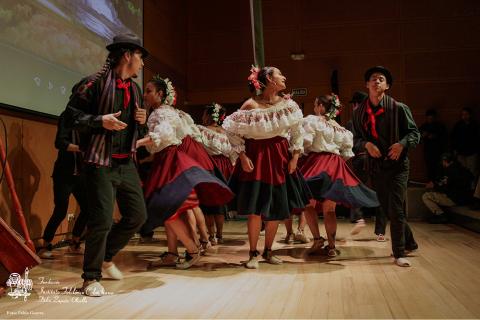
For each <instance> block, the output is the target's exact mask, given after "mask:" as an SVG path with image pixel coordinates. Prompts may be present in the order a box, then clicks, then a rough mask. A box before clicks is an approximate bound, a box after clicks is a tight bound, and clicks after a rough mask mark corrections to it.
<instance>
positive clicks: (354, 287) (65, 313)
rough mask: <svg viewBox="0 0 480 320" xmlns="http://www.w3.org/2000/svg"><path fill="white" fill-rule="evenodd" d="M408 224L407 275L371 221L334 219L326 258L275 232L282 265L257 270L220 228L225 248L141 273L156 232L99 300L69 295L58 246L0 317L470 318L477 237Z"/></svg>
mask: <svg viewBox="0 0 480 320" xmlns="http://www.w3.org/2000/svg"><path fill="white" fill-rule="evenodd" d="M411 226H412V228H413V232H414V234H415V237H416V239H417V242H418V244H419V246H420V249H419V250H418V251H417V252H416V253H415V254H414V255H413V257H411V258H410V261H411V262H412V263H413V267H411V268H401V267H397V266H395V265H394V264H393V262H392V261H393V260H392V258H391V257H390V252H391V250H390V245H391V243H390V241H388V242H384V243H381V242H377V241H375V236H374V234H373V223H372V222H369V223H368V226H367V228H365V230H364V231H363V232H362V233H361V234H359V235H357V236H355V237H353V238H352V237H351V236H349V231H350V228H351V227H352V224H350V223H348V222H345V221H343V222H342V221H339V230H338V232H337V234H338V237H339V238H340V240H339V242H338V248H339V249H340V252H341V254H340V255H339V256H338V257H336V258H334V259H326V258H325V257H322V256H312V257H305V254H304V253H305V248H306V247H309V246H310V245H311V243H310V244H307V245H302V244H293V245H286V244H284V243H282V239H283V238H284V235H285V227H284V226H283V225H280V227H279V232H278V235H277V239H276V240H277V241H276V242H275V244H274V251H275V254H277V255H279V256H280V257H281V258H282V259H284V264H283V265H280V266H274V265H269V264H266V263H260V269H259V270H247V269H245V268H244V267H243V265H242V264H241V263H242V261H244V260H246V258H247V256H248V243H247V235H246V223H245V222H244V221H228V222H227V223H226V227H225V233H224V239H225V244H224V245H221V246H217V247H214V248H216V249H214V252H212V253H209V254H208V256H206V257H204V258H203V259H202V260H201V262H200V263H199V265H198V266H194V267H192V268H191V269H189V270H186V271H181V270H175V269H174V268H161V269H160V268H158V269H152V270H147V264H148V261H147V260H148V259H151V258H152V257H154V256H155V255H158V254H159V253H160V252H162V251H163V250H165V245H166V242H165V241H164V236H163V234H160V235H159V237H161V239H163V241H161V242H160V243H158V244H148V245H144V244H138V241H135V240H132V241H131V242H130V244H129V246H128V247H127V248H125V249H124V250H123V251H122V252H121V253H120V254H119V255H118V256H117V257H116V258H115V260H114V261H115V262H116V263H117V265H118V267H119V268H120V269H121V270H122V271H124V274H125V276H126V277H125V279H124V280H121V281H112V280H103V281H102V284H103V285H104V287H105V288H106V290H107V291H108V292H110V293H111V295H108V296H104V297H101V298H87V297H84V296H82V295H80V294H78V292H74V291H73V288H75V287H81V284H82V280H81V279H80V274H81V267H82V263H81V261H82V258H81V257H80V256H68V255H63V252H64V249H58V250H55V251H54V252H55V253H56V254H57V259H55V260H44V262H43V264H42V265H40V266H38V267H36V268H34V269H33V270H31V271H30V273H29V275H28V277H29V278H30V279H32V281H33V289H32V291H31V295H30V296H28V297H27V301H24V299H23V297H19V298H18V299H13V298H12V297H11V296H4V297H2V298H0V318H2V319H9V318H11V319H14V318H15V319H16V318H24V319H30V318H40V319H45V318H47V319H48V318H67V319H76V318H82V319H83V318H101V319H115V318H130V319H143V318H195V319H198V318H479V317H480V303H479V301H480V277H479V276H480V250H479V249H480V235H479V234H476V233H473V232H470V231H467V230H465V229H462V228H459V227H455V226H452V225H428V224H424V223H411ZM308 234H309V235H310V233H309V232H308ZM322 234H324V231H323V230H322ZM260 241H263V237H261V240H260ZM262 245H263V243H260V244H259V248H262ZM182 251H183V249H182ZM65 287H66V288H68V289H67V291H65V289H64V288H65Z"/></svg>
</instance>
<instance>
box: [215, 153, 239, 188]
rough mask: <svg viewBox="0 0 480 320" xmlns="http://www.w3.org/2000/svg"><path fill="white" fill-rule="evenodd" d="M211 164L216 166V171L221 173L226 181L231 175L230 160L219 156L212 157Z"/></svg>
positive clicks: (231, 166) (231, 165)
mask: <svg viewBox="0 0 480 320" xmlns="http://www.w3.org/2000/svg"><path fill="white" fill-rule="evenodd" d="M212 159H213V162H214V163H215V166H217V168H218V170H220V172H221V173H222V175H223V177H224V178H225V180H226V181H228V179H230V177H231V176H232V173H233V168H234V167H233V164H232V162H231V161H230V158H228V157H226V156H224V155H222V154H220V155H217V156H212Z"/></svg>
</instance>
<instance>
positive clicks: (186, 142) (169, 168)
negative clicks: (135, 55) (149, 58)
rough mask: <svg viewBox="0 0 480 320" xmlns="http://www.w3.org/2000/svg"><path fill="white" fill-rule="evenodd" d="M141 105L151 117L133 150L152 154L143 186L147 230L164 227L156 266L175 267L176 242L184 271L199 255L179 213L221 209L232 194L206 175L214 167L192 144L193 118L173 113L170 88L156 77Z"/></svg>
mask: <svg viewBox="0 0 480 320" xmlns="http://www.w3.org/2000/svg"><path fill="white" fill-rule="evenodd" d="M144 99H145V103H146V104H147V106H151V107H152V108H153V111H152V113H151V114H150V117H149V118H148V122H147V124H148V128H149V135H148V137H145V138H143V139H140V140H139V141H138V143H137V147H138V146H141V145H145V146H146V148H147V149H148V150H149V151H150V152H151V153H155V158H154V160H153V164H152V170H151V172H150V175H149V177H148V179H147V182H146V184H145V198H146V199H147V209H148V219H147V222H146V226H148V228H150V229H151V230H153V229H154V228H155V227H157V226H159V225H161V224H165V229H166V234H167V243H168V252H167V253H165V254H164V255H163V256H162V257H161V264H167V263H168V262H170V263H174V262H176V261H177V258H178V252H177V239H178V240H180V241H181V242H182V243H183V245H184V246H185V248H186V249H187V250H186V254H185V260H184V261H183V262H180V261H178V262H177V263H176V266H177V268H179V269H187V268H189V267H190V266H192V265H193V264H194V263H195V262H197V261H198V260H199V259H200V255H199V249H198V247H197V246H196V244H195V240H194V238H193V237H192V233H191V232H190V230H189V228H188V226H187V224H188V222H186V217H185V216H186V215H184V214H183V213H185V212H186V211H188V210H190V209H194V208H196V207H198V206H199V204H200V203H202V204H205V205H209V206H220V205H224V204H225V203H227V202H229V201H230V200H231V199H232V197H233V194H232V192H231V191H230V189H229V188H228V187H227V186H226V185H225V183H223V182H222V181H220V180H219V179H217V178H215V177H214V176H213V175H212V174H211V173H210V172H209V171H213V164H212V162H211V160H210V158H209V156H208V154H207V153H206V151H205V149H204V148H203V147H202V145H201V144H199V143H198V142H197V141H195V140H194V139H193V138H192V136H197V137H198V136H199V135H198V130H197V129H196V126H195V125H194V124H193V120H192V118H191V117H190V116H189V115H188V114H186V113H185V112H183V111H180V110H178V109H175V108H174V107H173V106H174V105H175V100H176V99H175V91H174V88H173V86H172V84H171V82H170V81H169V80H168V79H162V78H160V77H158V76H155V77H154V78H153V79H152V80H150V81H149V82H148V83H147V85H146V87H145V94H144ZM212 194H215V197H212V196H211V195H212ZM148 228H147V227H144V229H148Z"/></svg>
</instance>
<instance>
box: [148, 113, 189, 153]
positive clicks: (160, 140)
mask: <svg viewBox="0 0 480 320" xmlns="http://www.w3.org/2000/svg"><path fill="white" fill-rule="evenodd" d="M174 120H175V117H174V116H173V115H172V114H170V112H168V110H167V111H164V110H161V109H157V110H155V111H154V112H153V113H152V114H151V115H150V117H149V118H148V122H147V124H148V129H149V133H148V135H149V136H150V138H151V139H152V141H153V144H152V145H149V146H147V147H146V148H147V150H148V151H149V152H150V153H155V152H159V151H161V150H163V149H164V148H166V147H168V146H170V145H178V144H180V143H181V140H180V139H178V137H177V135H176V130H175V126H174V123H175V121H174Z"/></svg>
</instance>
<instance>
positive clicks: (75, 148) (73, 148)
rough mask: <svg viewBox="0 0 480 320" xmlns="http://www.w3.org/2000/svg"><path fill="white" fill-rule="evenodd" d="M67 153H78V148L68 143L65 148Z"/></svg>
mask: <svg viewBox="0 0 480 320" xmlns="http://www.w3.org/2000/svg"><path fill="white" fill-rule="evenodd" d="M67 151H68V152H80V147H79V146H78V144H73V143H69V144H68V146H67Z"/></svg>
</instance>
